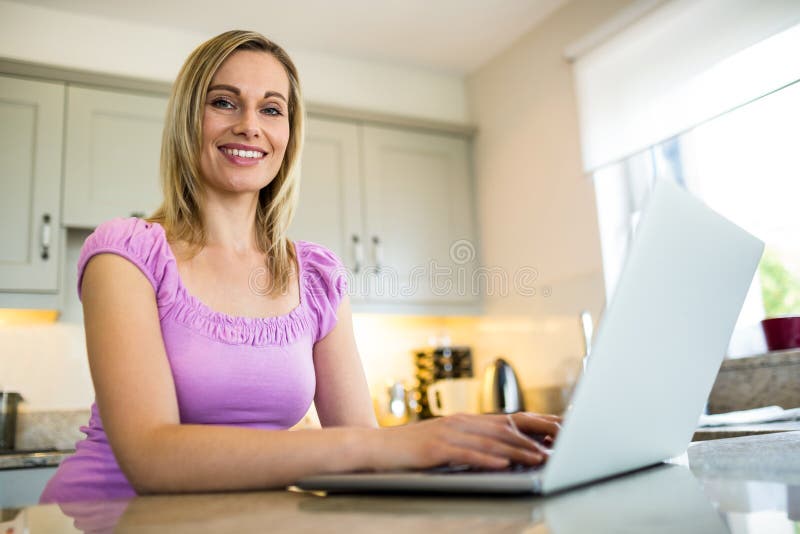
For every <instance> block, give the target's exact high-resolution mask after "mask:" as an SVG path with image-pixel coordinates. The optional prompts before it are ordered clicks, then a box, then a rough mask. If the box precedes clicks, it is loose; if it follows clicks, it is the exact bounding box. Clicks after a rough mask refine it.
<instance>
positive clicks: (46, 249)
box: [0, 77, 64, 292]
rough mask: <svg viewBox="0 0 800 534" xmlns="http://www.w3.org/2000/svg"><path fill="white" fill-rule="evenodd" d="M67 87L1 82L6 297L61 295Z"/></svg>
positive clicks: (0, 197)
mask: <svg viewBox="0 0 800 534" xmlns="http://www.w3.org/2000/svg"><path fill="white" fill-rule="evenodd" d="M63 117H64V85H63V84H58V83H47V82H40V81H31V80H23V79H17V78H12V77H0V244H2V246H0V291H10V292H55V291H56V290H57V289H58V272H59V271H58V267H59V257H60V250H59V249H60V240H59V239H58V236H59V233H58V231H57V229H58V221H59V218H60V201H61V185H60V184H61V139H62V129H63V128H62V127H63Z"/></svg>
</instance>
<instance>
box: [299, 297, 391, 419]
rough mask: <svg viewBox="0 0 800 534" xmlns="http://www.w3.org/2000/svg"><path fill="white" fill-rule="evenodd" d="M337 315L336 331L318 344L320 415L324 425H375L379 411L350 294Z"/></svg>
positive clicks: (317, 401) (316, 350)
mask: <svg viewBox="0 0 800 534" xmlns="http://www.w3.org/2000/svg"><path fill="white" fill-rule="evenodd" d="M336 316H337V319H336V326H334V327H333V330H331V331H330V333H328V335H327V336H325V337H324V338H323V339H321V340H319V341H318V342H317V343H316V344H315V345H314V370H315V372H316V375H317V391H316V395H315V396H314V405H315V407H316V409H317V415H319V420H320V423H322V426H323V427H332V426H345V425H351V426H362V427H370V428H375V427H376V426H377V423H376V421H375V412H374V411H373V409H372V400H371V399H370V396H369V389H368V387H367V380H366V377H365V376H364V368H363V366H362V365H361V358H360V357H359V355H358V348H357V347H356V340H355V336H354V335H353V314H352V312H351V311H350V298H349V297H348V296H347V295H345V296H344V298H343V299H342V302H341V303H340V304H339V309H338V311H337V313H336Z"/></svg>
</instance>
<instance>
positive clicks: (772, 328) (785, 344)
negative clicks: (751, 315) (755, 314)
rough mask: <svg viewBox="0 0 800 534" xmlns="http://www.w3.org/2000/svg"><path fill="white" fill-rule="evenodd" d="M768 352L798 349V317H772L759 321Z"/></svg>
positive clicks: (799, 345) (799, 327)
mask: <svg viewBox="0 0 800 534" xmlns="http://www.w3.org/2000/svg"><path fill="white" fill-rule="evenodd" d="M761 328H762V329H763V330H764V337H765V338H766V340H767V349H769V350H787V349H794V348H798V347H800V316H788V317H772V318H769V319H764V320H763V321H761Z"/></svg>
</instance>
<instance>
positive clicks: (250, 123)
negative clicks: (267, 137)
mask: <svg viewBox="0 0 800 534" xmlns="http://www.w3.org/2000/svg"><path fill="white" fill-rule="evenodd" d="M233 133H235V134H241V135H244V136H245V137H248V138H250V137H257V136H258V134H259V129H258V112H257V111H256V110H255V109H242V112H241V113H240V115H239V120H238V121H237V122H236V124H235V125H234V127H233Z"/></svg>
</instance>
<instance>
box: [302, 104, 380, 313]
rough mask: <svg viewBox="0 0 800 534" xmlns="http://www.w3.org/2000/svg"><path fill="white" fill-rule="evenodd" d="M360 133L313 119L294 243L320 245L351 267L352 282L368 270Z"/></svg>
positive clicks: (357, 296) (355, 294)
mask: <svg viewBox="0 0 800 534" xmlns="http://www.w3.org/2000/svg"><path fill="white" fill-rule="evenodd" d="M361 206H362V204H361V169H360V163H359V130H358V125H357V124H355V123H351V122H342V121H332V120H325V119H319V118H308V120H307V121H306V139H305V144H304V147H303V157H302V162H301V167H300V202H299V204H298V206H297V211H296V212H295V216H294V220H293V221H292V225H291V227H290V229H289V237H290V238H292V239H302V240H305V241H313V242H315V243H320V244H323V245H325V246H326V247H328V248H329V249H331V250H332V251H333V252H334V253H335V254H336V255H337V256H339V258H341V259H342V261H343V262H344V264H345V265H346V266H347V268H348V271H349V273H350V275H351V276H350V278H351V298H353V300H357V299H361V298H362V297H363V294H361V293H359V292H357V291H354V290H355V289H357V287H353V286H354V284H353V283H352V281H353V280H354V279H355V278H356V277H358V276H359V275H360V273H361V271H362V270H363V263H364V259H363V244H362V243H361V240H363V238H364V231H363V227H362V223H363V221H362V209H361Z"/></svg>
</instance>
